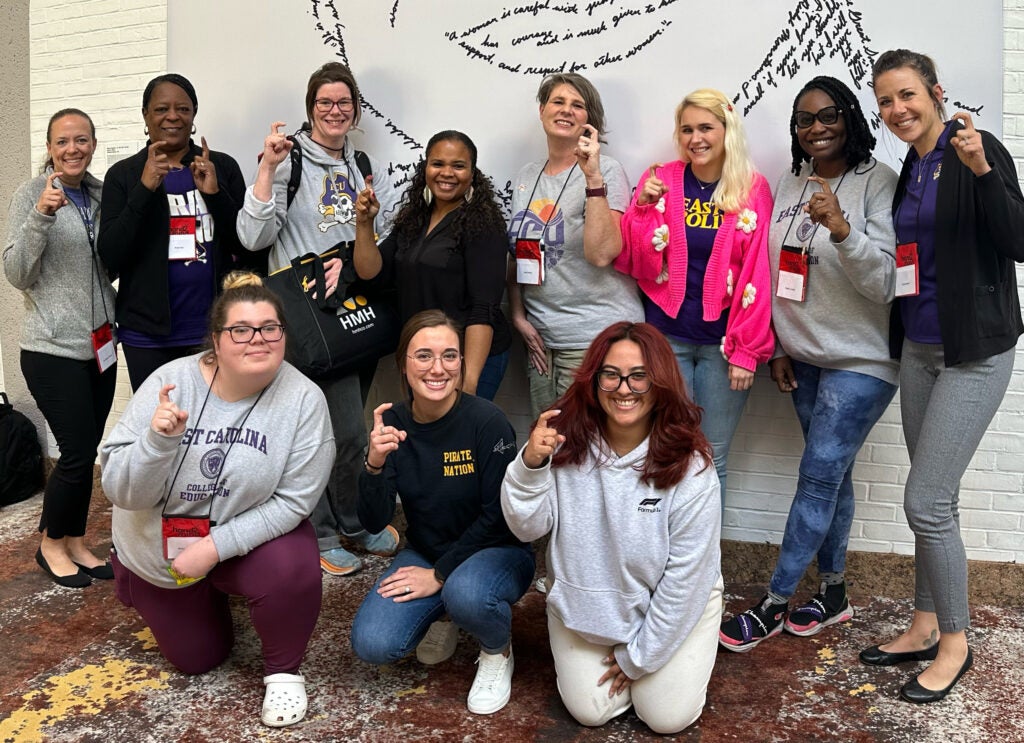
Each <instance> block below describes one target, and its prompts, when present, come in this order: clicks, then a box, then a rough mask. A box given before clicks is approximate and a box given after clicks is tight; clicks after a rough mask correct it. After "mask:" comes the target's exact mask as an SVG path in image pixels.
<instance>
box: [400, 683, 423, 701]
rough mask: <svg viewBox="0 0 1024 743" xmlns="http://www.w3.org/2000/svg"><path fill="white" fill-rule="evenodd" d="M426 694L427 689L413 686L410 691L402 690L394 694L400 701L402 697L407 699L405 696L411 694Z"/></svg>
mask: <svg viewBox="0 0 1024 743" xmlns="http://www.w3.org/2000/svg"><path fill="white" fill-rule="evenodd" d="M426 693H427V687H426V686H414V687H413V688H411V689H403V690H402V691H398V692H395V696H396V697H398V698H399V699H401V698H402V697H407V696H409V695H411V694H426Z"/></svg>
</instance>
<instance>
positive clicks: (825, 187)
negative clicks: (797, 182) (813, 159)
mask: <svg viewBox="0 0 1024 743" xmlns="http://www.w3.org/2000/svg"><path fill="white" fill-rule="evenodd" d="M807 180H809V181H814V182H815V183H817V184H818V185H819V186H821V192H822V193H827V194H831V193H832V187H831V186H830V185H828V181H826V180H825V179H824V178H822V177H820V176H817V175H811V176H808V177H807Z"/></svg>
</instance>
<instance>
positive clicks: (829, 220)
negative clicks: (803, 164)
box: [804, 175, 850, 243]
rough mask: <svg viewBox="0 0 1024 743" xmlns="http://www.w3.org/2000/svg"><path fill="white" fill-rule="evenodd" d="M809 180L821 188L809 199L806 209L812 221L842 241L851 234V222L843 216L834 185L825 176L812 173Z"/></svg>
mask: <svg viewBox="0 0 1024 743" xmlns="http://www.w3.org/2000/svg"><path fill="white" fill-rule="evenodd" d="M807 180H809V181H813V182H814V183H817V184H818V185H819V186H821V190H820V191H819V192H818V193H816V194H813V195H812V196H811V198H810V199H808V200H807V204H805V205H804V211H805V212H807V213H808V214H809V215H810V217H811V221H812V222H814V223H815V224H820V225H821V226H822V227H824V228H825V229H826V230H828V231H829V233H830V234H831V235H832V240H833V241H834V242H837V243H838V242H842V241H843V240H845V239H846V238H848V237H849V236H850V223H849V222H847V221H846V217H845V216H843V209H842V207H840V206H839V199H838V198H837V197H836V195H835V194H834V193H832V187H831V186H829V185H828V181H826V180H825V179H824V178H821V177H819V176H816V175H812V176H811V177H809V178H808V179H807Z"/></svg>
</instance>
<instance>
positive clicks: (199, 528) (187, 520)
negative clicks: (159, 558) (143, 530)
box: [160, 516, 210, 560]
mask: <svg viewBox="0 0 1024 743" xmlns="http://www.w3.org/2000/svg"><path fill="white" fill-rule="evenodd" d="M160 529H161V531H162V533H163V538H164V557H165V558H166V559H168V560H173V559H174V558H175V557H177V556H178V555H180V554H181V553H182V552H184V551H185V550H186V549H187V548H188V547H191V546H192V545H193V544H195V543H196V542H198V541H199V540H201V539H202V538H203V537H205V536H208V535H209V533H210V519H208V518H205V517H203V518H197V517H192V516H164V517H163V518H162V519H161V524H160Z"/></svg>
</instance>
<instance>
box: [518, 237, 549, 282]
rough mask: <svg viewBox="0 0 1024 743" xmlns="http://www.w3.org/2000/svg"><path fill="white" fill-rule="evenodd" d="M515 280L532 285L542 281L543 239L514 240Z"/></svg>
mask: <svg viewBox="0 0 1024 743" xmlns="http://www.w3.org/2000/svg"><path fill="white" fill-rule="evenodd" d="M516 281H517V282H518V283H520V284H532V285H534V286H540V285H541V284H543V283H544V241H543V240H522V239H520V240H516Z"/></svg>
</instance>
